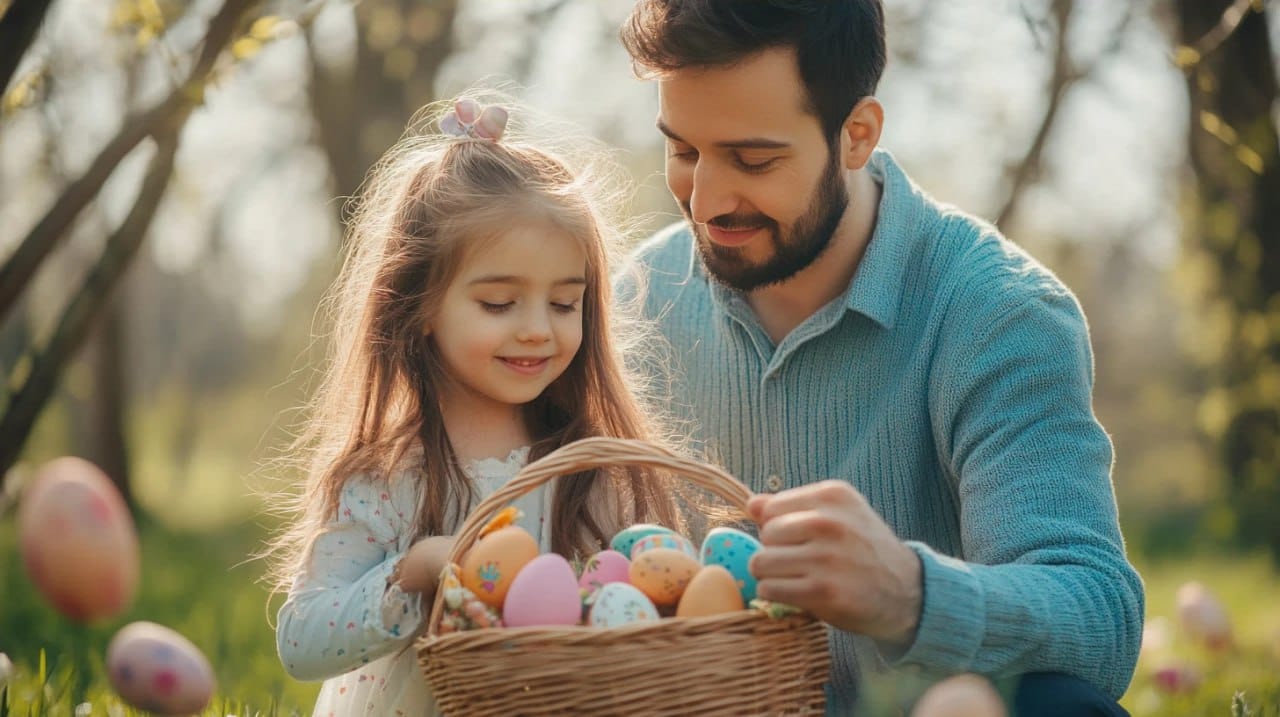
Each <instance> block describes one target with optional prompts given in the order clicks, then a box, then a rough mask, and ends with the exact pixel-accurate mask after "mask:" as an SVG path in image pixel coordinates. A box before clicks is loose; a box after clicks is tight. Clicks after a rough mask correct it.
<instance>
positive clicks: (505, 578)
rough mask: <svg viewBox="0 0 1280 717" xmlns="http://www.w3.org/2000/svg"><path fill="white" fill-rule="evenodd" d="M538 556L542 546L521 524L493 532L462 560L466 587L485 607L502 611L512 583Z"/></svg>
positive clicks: (482, 539)
mask: <svg viewBox="0 0 1280 717" xmlns="http://www.w3.org/2000/svg"><path fill="white" fill-rule="evenodd" d="M536 557H538V543H537V541H535V540H534V539H533V536H532V535H529V533H528V531H526V530H525V529H524V528H521V527H520V526H517V525H509V526H507V527H505V528H500V529H498V530H495V531H493V532H492V533H489V534H488V535H486V536H484V537H483V538H481V539H480V540H478V541H477V542H476V544H475V546H474V547H472V548H471V552H469V553H467V556H466V557H465V558H463V560H462V574H461V575H460V576H459V579H461V580H462V586H463V587H465V588H467V589H468V590H470V591H471V592H473V593H475V595H476V597H477V598H479V599H480V601H481V602H483V603H484V604H486V605H488V606H490V607H495V608H498V609H502V601H503V600H505V599H506V598H507V590H509V589H510V588H511V581H512V580H513V579H514V578H515V576H516V573H518V572H520V569H521V568H523V567H524V566H525V565H526V564H528V563H529V561H530V560H533V559H534V558H536Z"/></svg>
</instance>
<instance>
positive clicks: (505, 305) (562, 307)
mask: <svg viewBox="0 0 1280 717" xmlns="http://www.w3.org/2000/svg"><path fill="white" fill-rule="evenodd" d="M478 303H479V304H480V308H481V309H483V310H485V311H487V312H489V313H490V314H501V313H505V312H506V311H508V310H509V309H510V308H511V307H512V306H515V304H516V302H514V301H505V302H502V303H495V302H491V301H480V302H478ZM580 304H581V301H570V302H568V303H561V302H557V301H552V302H551V310H552V311H556V312H558V313H561V314H572V313H573V312H575V311H577V310H578V307H579V305H580Z"/></svg>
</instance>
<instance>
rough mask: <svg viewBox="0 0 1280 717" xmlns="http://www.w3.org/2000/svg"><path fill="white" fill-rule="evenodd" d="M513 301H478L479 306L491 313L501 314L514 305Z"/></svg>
mask: <svg viewBox="0 0 1280 717" xmlns="http://www.w3.org/2000/svg"><path fill="white" fill-rule="evenodd" d="M515 303H516V302H514V301H501V302H494V301H483V300H482V301H480V308H482V309H484V310H485V311H487V312H489V313H491V314H501V313H503V312H505V311H506V310H507V309H510V308H511V307H512V306H514V305H515Z"/></svg>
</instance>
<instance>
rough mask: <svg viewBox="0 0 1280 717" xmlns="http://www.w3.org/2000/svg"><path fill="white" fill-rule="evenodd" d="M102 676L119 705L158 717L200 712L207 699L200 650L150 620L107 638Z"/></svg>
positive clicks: (207, 678) (207, 670)
mask: <svg viewBox="0 0 1280 717" xmlns="http://www.w3.org/2000/svg"><path fill="white" fill-rule="evenodd" d="M107 677H108V679H110V680H111V686H112V687H114V688H115V690H116V692H118V693H119V694H120V696H121V697H122V698H124V700H125V702H128V703H129V704H131V705H133V706H134V707H137V708H139V709H143V710H148V711H151V712H155V713H157V714H162V715H187V714H193V713H196V712H200V711H201V710H203V709H204V708H205V706H207V705H208V704H209V700H210V698H212V697H213V690H214V678H213V669H212V668H211V667H210V666H209V661H208V660H207V659H205V656H204V654H203V653H201V652H200V648H198V647H196V646H195V645H193V644H192V643H191V641H190V640H188V639H187V638H185V637H183V636H182V635H180V634H178V633H177V632H175V631H173V630H171V629H169V628H167V627H164V626H163V625H157V624H155V623H154V622H135V623H131V624H129V625H126V626H124V627H123V628H121V629H120V631H119V632H117V633H116V634H115V637H113V638H111V643H110V644H109V645H108V646H107Z"/></svg>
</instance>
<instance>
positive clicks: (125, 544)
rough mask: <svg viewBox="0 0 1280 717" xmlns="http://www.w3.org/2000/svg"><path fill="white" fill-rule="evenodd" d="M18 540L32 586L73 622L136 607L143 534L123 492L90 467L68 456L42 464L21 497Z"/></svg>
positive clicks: (101, 616) (92, 466)
mask: <svg viewBox="0 0 1280 717" xmlns="http://www.w3.org/2000/svg"><path fill="white" fill-rule="evenodd" d="M18 536H19V540H20V542H21V546H22V561H23V564H24V565H25V567H26V570H27V575H29V576H30V577H31V582H33V583H35V585H36V588H38V589H39V590H40V593H41V594H42V595H44V597H45V599H46V600H48V601H49V602H50V603H51V604H52V605H53V606H54V608H56V609H57V610H58V612H61V613H62V614H63V615H65V616H67V617H68V618H70V619H72V620H77V621H83V622H88V621H90V620H97V619H101V618H110V617H114V616H116V615H119V614H120V613H121V612H123V611H124V610H125V609H126V608H128V607H129V605H130V603H132V602H133V596H134V592H135V591H136V590H137V587H138V572H139V556H138V534H137V530H136V529H135V528H134V525H133V517H132V516H131V515H130V514H129V509H128V507H127V506H126V505H125V503H124V499H123V498H121V497H120V492H119V491H117V490H116V487H115V485H113V484H112V483H111V480H110V479H109V478H107V476H106V474H104V473H103V472H102V471H101V470H99V469H98V467H97V466H95V465H93V464H92V463H89V462H88V461H85V460H82V459H80V458H73V457H64V458H58V459H55V460H52V461H50V462H48V463H46V464H45V465H43V466H41V468H40V470H39V471H38V472H37V473H36V477H35V480H34V481H33V482H32V484H31V486H30V488H28V489H27V491H26V492H25V493H24V494H23V496H22V504H21V507H20V508H19V510H18Z"/></svg>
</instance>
